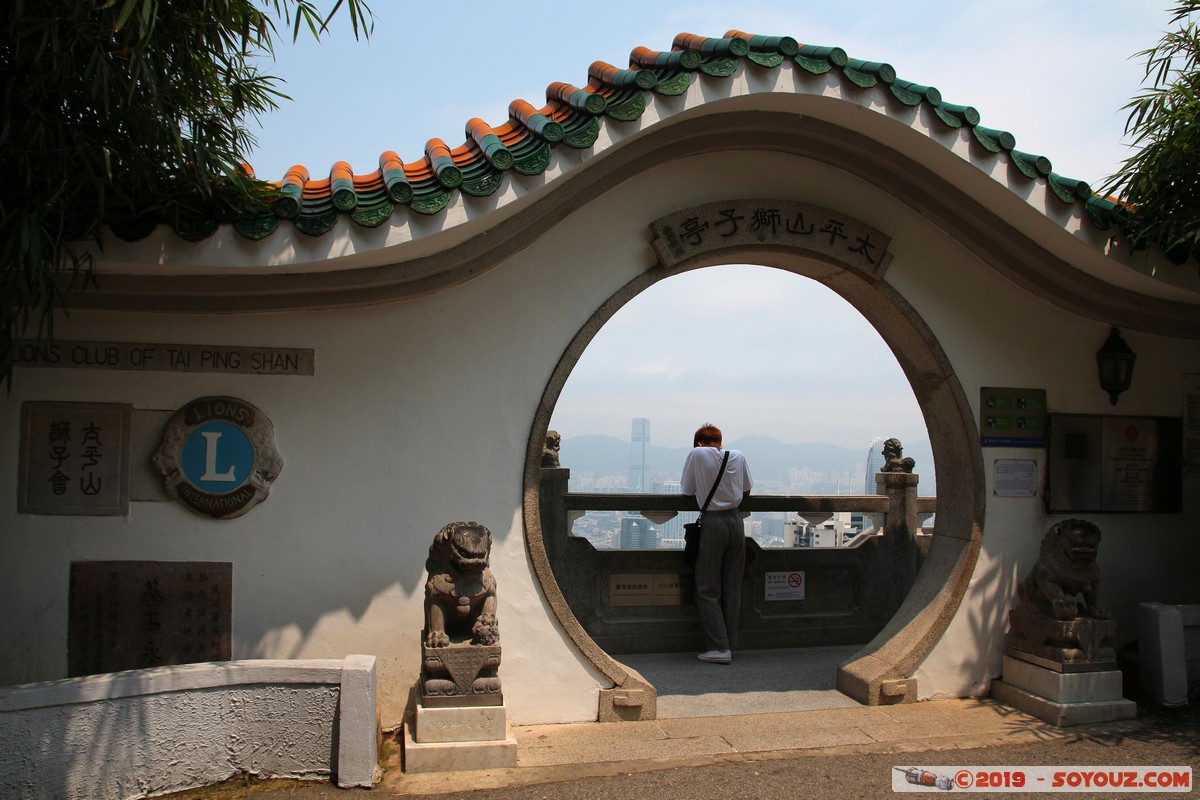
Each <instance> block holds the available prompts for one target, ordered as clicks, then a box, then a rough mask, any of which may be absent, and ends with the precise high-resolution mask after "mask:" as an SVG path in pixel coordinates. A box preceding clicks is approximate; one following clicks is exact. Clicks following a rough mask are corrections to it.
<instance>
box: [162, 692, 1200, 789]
mask: <svg viewBox="0 0 1200 800" xmlns="http://www.w3.org/2000/svg"><path fill="white" fill-rule="evenodd" d="M1140 708H1141V709H1143V711H1141V712H1139V717H1138V718H1137V719H1135V720H1130V721H1126V722H1118V723H1108V724H1104V725H1091V726H1081V727H1080V728H1074V729H1066V730H1065V731H1064V730H1058V729H1053V730H1045V731H1042V732H1039V733H1038V734H1037V736H1036V737H1035V740H1034V741H1026V742H1023V743H1020V744H987V745H985V746H974V745H975V743H973V742H971V741H969V740H968V741H963V742H960V743H958V744H956V743H954V742H952V741H947V738H946V737H917V738H914V739H909V740H904V741H899V742H894V743H891V744H889V745H886V746H884V747H882V748H881V747H880V746H864V745H852V746H842V747H831V748H823V749H820V750H805V751H797V750H781V751H780V750H776V751H764V752H755V753H734V754H717V755H708V756H698V757H686V758H673V759H643V760H639V761H630V762H603V763H592V764H571V765H563V766H558V767H552V768H541V769H527V770H515V771H513V773H512V774H511V775H510V777H509V779H508V780H509V783H510V785H506V786H496V785H493V786H490V787H488V788H479V789H472V788H471V787H470V783H469V782H464V781H463V775H464V773H456V774H454V776H453V777H448V778H447V782H446V785H445V786H442V787H439V786H438V785H437V783H436V781H428V780H424V781H421V787H422V789H421V792H420V793H415V792H413V791H410V790H407V789H406V788H405V786H404V784H405V781H404V779H403V777H400V779H399V780H396V777H397V776H396V774H395V773H394V772H393V773H392V774H391V776H390V777H391V779H390V780H385V782H384V783H383V784H381V785H379V786H377V787H375V788H374V789H371V790H366V789H362V790H340V789H337V788H335V787H333V786H330V785H329V784H324V783H314V782H297V781H264V782H249V783H247V782H233V783H227V784H222V785H221V786H218V787H209V788H206V789H197V790H192V791H189V792H181V793H178V794H175V795H171V797H172V798H174V800H243V798H244V799H245V800H280V799H281V798H290V800H358V799H359V798H361V799H362V800H367V798H386V797H404V798H407V800H424V799H425V798H445V797H451V796H453V797H455V798H461V799H462V800H483V798H488V800H542V799H543V798H545V799H547V800H549V799H550V798H553V799H554V800H559V798H570V799H571V800H576V799H578V800H669V798H677V797H678V798H689V799H692V798H694V799H695V800H709V799H710V798H711V800H736V799H737V798H754V799H755V800H807V799H808V798H822V800H824V799H825V798H847V799H848V800H855V799H856V798H880V797H886V796H889V795H891V794H892V789H891V786H892V778H891V776H892V771H893V769H894V768H895V767H897V766H899V767H909V766H941V765H961V766H973V765H979V766H1010V767H1019V766H1122V765H1128V766H1175V767H1179V766H1184V767H1191V768H1192V769H1193V773H1195V768H1196V767H1197V766H1198V765H1200V706H1193V707H1191V708H1190V709H1181V710H1173V711H1171V710H1161V709H1151V710H1148V711H1147V710H1145V709H1147V708H1148V706H1146V705H1142V706H1140ZM389 759H390V762H391V764H390V766H391V769H393V770H394V769H395V766H396V763H397V761H398V754H397V753H396V752H395V749H394V748H393V749H392V750H391V752H390V755H389ZM513 782H520V784H519V785H511V784H513ZM1193 783H1194V784H1195V783H1196V779H1195V777H1194V778H1193ZM934 794H935V796H936V794H940V793H934ZM1014 794H1015V792H1014ZM926 796H928V795H926ZM974 796H976V797H989V796H994V797H1004V796H1010V795H1008V794H1005V793H1002V792H1000V793H995V794H990V795H989V794H984V793H979V794H975V795H974ZM1070 796H1071V797H1120V796H1124V797H1135V796H1138V795H1136V794H1124V795H1119V794H1116V793H1111V792H1110V793H1103V792H1078V793H1071V795H1070ZM1153 796H1154V797H1183V796H1191V797H1200V788H1193V790H1192V791H1191V792H1190V793H1189V794H1187V795H1185V794H1183V793H1178V792H1176V793H1171V794H1155V795H1153Z"/></svg>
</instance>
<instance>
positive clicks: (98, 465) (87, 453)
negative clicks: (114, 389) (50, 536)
mask: <svg viewBox="0 0 1200 800" xmlns="http://www.w3.org/2000/svg"><path fill="white" fill-rule="evenodd" d="M132 418H133V407H132V406H130V405H126V404H120V403H68V402H62V403H59V402H30V403H25V404H23V405H22V406H21V460H20V473H19V475H20V478H19V485H18V488H17V498H18V499H17V511H18V512H19V513H21V514H70V515H87V516H124V515H126V514H128V513H129V449H130V447H129V441H130V427H131V420H132Z"/></svg>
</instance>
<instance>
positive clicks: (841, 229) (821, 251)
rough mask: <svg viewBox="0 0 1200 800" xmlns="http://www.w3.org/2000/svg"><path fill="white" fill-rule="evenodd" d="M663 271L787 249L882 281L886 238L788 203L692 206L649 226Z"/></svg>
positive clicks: (837, 216) (849, 220)
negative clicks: (723, 255)
mask: <svg viewBox="0 0 1200 800" xmlns="http://www.w3.org/2000/svg"><path fill="white" fill-rule="evenodd" d="M650 232H651V237H652V239H653V242H652V244H653V246H654V252H655V253H656V254H657V255H658V259H659V261H660V262H661V263H662V265H663V266H665V267H673V266H675V265H677V264H679V263H681V262H683V261H686V260H688V259H691V258H693V257H694V256H697V255H701V254H705V253H713V252H718V251H725V250H729V249H732V248H754V247H761V246H769V247H776V248H791V249H795V250H798V251H801V252H804V253H806V254H808V255H811V256H813V257H815V258H820V259H821V260H823V261H832V262H834V263H837V264H840V265H843V266H846V267H850V268H851V269H856V270H859V271H861V272H864V273H866V274H868V275H872V276H874V277H876V278H881V277H883V274H884V271H885V270H886V269H887V266H888V264H889V262H890V261H891V258H892V254H891V253H889V252H888V246H889V245H890V244H891V242H892V240H891V237H889V236H886V235H884V234H883V233H881V232H880V231H878V230H876V229H875V228H872V227H871V226H869V225H867V224H866V223H863V222H860V221H859V220H856V219H854V218H853V217H850V216H847V215H845V214H842V213H840V212H837V211H832V210H830V209H828V208H822V207H821V206H815V205H811V204H809V203H798V202H794V201H791V200H756V199H751V200H728V201H724V202H720V203H709V204H708V205H703V206H695V207H693V208H688V209H685V210H683V211H679V212H677V213H675V214H671V215H670V216H666V217H663V218H661V219H658V220H655V221H654V222H653V223H651V225H650Z"/></svg>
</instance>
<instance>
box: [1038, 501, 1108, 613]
mask: <svg viewBox="0 0 1200 800" xmlns="http://www.w3.org/2000/svg"><path fill="white" fill-rule="evenodd" d="M1099 547H1100V529H1099V528H1098V527H1096V526H1095V525H1094V524H1093V523H1091V522H1088V521H1087V520H1083V519H1068V520H1065V521H1063V522H1060V523H1058V524H1056V525H1054V526H1053V527H1051V528H1050V530H1049V531H1047V532H1046V536H1045V537H1044V538H1043V539H1042V548H1041V552H1040V554H1039V555H1038V560H1037V562H1036V563H1035V564H1034V565H1033V569H1032V570H1031V571H1030V573H1029V575H1027V576H1026V577H1025V580H1023V581H1021V583H1020V585H1019V586H1018V587H1017V597H1018V600H1017V610H1018V611H1024V612H1027V613H1032V614H1035V615H1038V616H1043V617H1052V618H1054V619H1057V620H1070V619H1075V618H1076V617H1091V618H1092V619H1108V618H1109V616H1110V615H1109V613H1108V612H1107V611H1105V610H1104V609H1101V608H1099V607H1097V605H1096V596H1097V592H1098V589H1099V586H1100V568H1099V567H1098V566H1097V565H1096V555H1097V553H1098V551H1099Z"/></svg>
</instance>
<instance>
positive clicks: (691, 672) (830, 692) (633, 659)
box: [618, 645, 859, 719]
mask: <svg viewBox="0 0 1200 800" xmlns="http://www.w3.org/2000/svg"><path fill="white" fill-rule="evenodd" d="M858 650H859V646H858V645H850V646H841V647H807V648H793V649H782V650H746V651H734V654H733V663H732V664H727V665H726V664H706V663H704V662H702V661H698V660H697V659H696V657H695V654H694V653H641V654H632V655H622V656H619V657H618V658H619V660H620V661H622V662H623V663H625V664H627V665H629V666H630V667H633V668H634V669H635V670H637V671H638V672H639V673H641V675H642V677H644V678H645V679H646V680H648V681H649V682H650V683H651V684H652V685H653V686H654V687H655V689H656V690H657V691H658V716H659V718H660V719H674V718H680V717H710V716H726V715H736V714H762V713H772V712H781V711H807V710H812V709H825V708H851V707H857V706H858V703H856V702H855V701H854V700H851V699H850V698H849V697H846V696H845V695H844V694H842V693H841V692H839V691H837V688H836V685H837V668H838V665H839V664H841V663H842V662H844V661H846V660H848V659H849V658H850V657H852V656H853V655H854V654H855V653H856V652H858Z"/></svg>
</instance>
